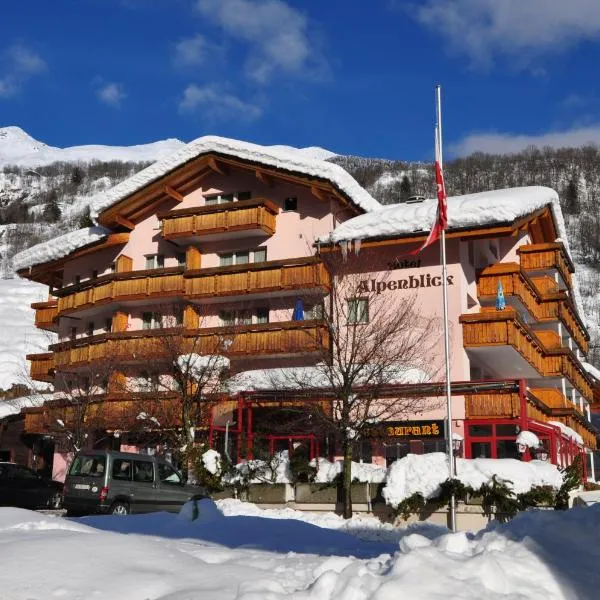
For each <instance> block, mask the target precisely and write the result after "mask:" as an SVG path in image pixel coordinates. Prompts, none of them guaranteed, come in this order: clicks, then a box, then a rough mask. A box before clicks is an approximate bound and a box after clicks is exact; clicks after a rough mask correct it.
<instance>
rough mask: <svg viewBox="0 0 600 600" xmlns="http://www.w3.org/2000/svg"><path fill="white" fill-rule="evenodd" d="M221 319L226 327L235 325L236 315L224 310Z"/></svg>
mask: <svg viewBox="0 0 600 600" xmlns="http://www.w3.org/2000/svg"><path fill="white" fill-rule="evenodd" d="M219 318H220V319H221V324H222V325H223V326H224V327H227V326H228V325H235V315H234V314H233V313H232V312H231V311H229V310H222V311H221V312H220V313H219Z"/></svg>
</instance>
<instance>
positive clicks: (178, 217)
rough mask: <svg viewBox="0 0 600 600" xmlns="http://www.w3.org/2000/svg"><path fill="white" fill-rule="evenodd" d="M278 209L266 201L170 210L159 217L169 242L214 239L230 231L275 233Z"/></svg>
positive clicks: (259, 200)
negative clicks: (202, 238) (208, 237)
mask: <svg viewBox="0 0 600 600" xmlns="http://www.w3.org/2000/svg"><path fill="white" fill-rule="evenodd" d="M278 212H279V207H278V206H277V205H276V204H274V203H273V202H271V201H270V200H268V199H266V198H254V199H252V200H242V201H240V202H228V203H225V204H214V205H210V206H199V207H194V208H186V209H182V210H171V211H168V212H163V213H159V214H158V218H159V219H160V221H161V223H162V235H163V237H164V238H165V239H167V240H172V239H177V238H181V237H185V238H189V237H193V236H202V235H215V234H219V233H227V232H231V231H248V230H252V229H259V230H262V231H263V232H264V233H265V234H266V235H273V234H274V233H275V221H276V215H277V213H278Z"/></svg>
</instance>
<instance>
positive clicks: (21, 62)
mask: <svg viewBox="0 0 600 600" xmlns="http://www.w3.org/2000/svg"><path fill="white" fill-rule="evenodd" d="M8 56H9V58H10V60H11V62H12V66H13V69H14V71H16V72H17V73H24V74H28V75H35V74H36V73H39V72H40V71H43V70H44V69H45V68H46V62H45V61H44V60H43V59H42V57H41V56H40V55H39V54H38V53H37V52H34V51H33V50H31V49H30V48H27V46H23V45H21V44H15V45H14V46H11V47H10V48H9V49H8Z"/></svg>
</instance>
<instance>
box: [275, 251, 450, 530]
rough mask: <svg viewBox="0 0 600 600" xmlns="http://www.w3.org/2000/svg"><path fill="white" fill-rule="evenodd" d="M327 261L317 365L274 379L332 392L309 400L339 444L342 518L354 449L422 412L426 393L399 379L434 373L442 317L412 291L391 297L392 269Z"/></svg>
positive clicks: (310, 391)
mask: <svg viewBox="0 0 600 600" xmlns="http://www.w3.org/2000/svg"><path fill="white" fill-rule="evenodd" d="M329 263H330V264H329V268H330V272H331V273H333V275H332V279H333V281H332V290H331V293H330V295H329V297H328V298H327V299H326V301H325V303H324V305H323V307H322V310H321V315H320V316H321V318H322V320H323V325H324V329H325V335H319V336H316V337H315V339H314V340H313V343H314V345H315V346H316V347H317V348H318V356H317V364H316V366H314V367H308V368H296V369H294V368H291V369H277V370H275V371H274V372H273V373H272V374H271V375H270V378H271V381H270V386H271V387H272V388H274V389H285V388H288V389H289V388H292V389H296V390H298V391H299V392H300V394H299V395H305V396H309V395H313V396H314V397H315V398H328V399H330V402H329V403H328V404H329V407H328V409H327V410H325V409H324V408H323V403H322V402H306V403H305V404H304V405H303V406H304V408H305V409H306V410H310V411H311V412H312V418H313V421H314V424H315V428H318V429H320V430H321V431H323V432H327V433H329V434H333V435H334V437H335V438H336V439H337V440H338V441H339V443H340V444H341V447H342V452H343V457H344V460H343V489H344V495H343V499H344V517H345V518H350V517H351V516H352V496H351V483H352V472H351V467H352V458H353V450H354V448H355V447H356V445H357V443H358V442H359V441H361V440H362V439H364V438H365V437H366V436H368V435H370V434H372V432H373V430H374V429H376V428H377V424H379V423H381V422H384V421H387V420H390V419H397V418H399V417H406V416H408V415H411V414H416V413H419V412H422V411H423V409H424V407H425V403H424V400H423V398H422V397H420V396H419V395H405V394H403V393H402V391H401V390H400V389H398V387H395V386H398V384H406V383H421V382H425V381H427V380H431V379H432V378H434V377H435V374H436V372H437V371H438V370H439V365H438V366H435V365H436V363H438V362H439V361H438V360H437V358H436V351H435V349H434V346H435V345H436V343H437V342H438V341H439V339H440V338H439V333H440V323H439V320H436V319H433V318H428V317H425V316H423V315H422V314H420V313H419V310H418V304H417V301H416V297H415V296H414V295H413V296H407V297H405V298H403V299H400V300H398V301H397V302H390V301H389V295H387V294H384V293H382V292H383V290H386V289H395V286H396V285H397V282H393V283H392V282H391V281H388V278H389V277H388V275H387V274H379V275H377V274H372V275H365V274H361V273H358V272H353V270H352V266H353V261H351V260H349V261H348V262H345V261H341V260H335V259H329ZM363 264H364V263H363ZM373 271H374V272H375V273H376V270H375V269H374V270H373ZM428 408H432V406H431V405H429V406H428Z"/></svg>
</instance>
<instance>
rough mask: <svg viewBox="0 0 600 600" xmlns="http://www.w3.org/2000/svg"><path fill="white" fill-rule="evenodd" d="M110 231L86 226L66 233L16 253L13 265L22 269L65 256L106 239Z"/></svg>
mask: <svg viewBox="0 0 600 600" xmlns="http://www.w3.org/2000/svg"><path fill="white" fill-rule="evenodd" d="M109 233H111V232H110V230H108V229H105V228H104V227H86V228H85V229H77V230H75V231H71V232H69V233H65V234H64V235H60V236H58V237H56V238H53V239H51V240H48V241H47V242H42V243H41V244H36V245H35V246H31V248H27V250H23V252H19V253H18V254H15V255H14V256H13V267H14V269H15V271H20V270H21V269H26V268H28V267H33V266H34V265H39V264H42V263H45V262H50V261H52V260H57V259H59V258H63V257H64V256H67V255H69V254H71V252H73V251H74V250H77V249H78V248H83V247H84V246H88V245H89V244H93V243H94V242H97V241H99V240H102V239H104V238H105V237H107V236H108V234H109Z"/></svg>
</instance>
